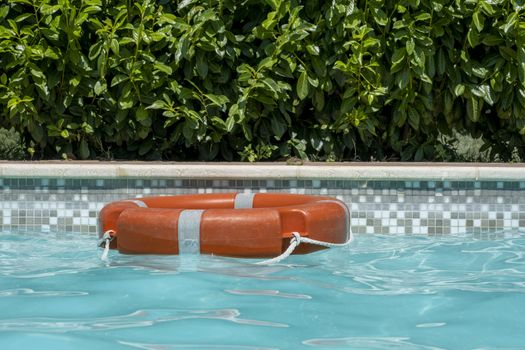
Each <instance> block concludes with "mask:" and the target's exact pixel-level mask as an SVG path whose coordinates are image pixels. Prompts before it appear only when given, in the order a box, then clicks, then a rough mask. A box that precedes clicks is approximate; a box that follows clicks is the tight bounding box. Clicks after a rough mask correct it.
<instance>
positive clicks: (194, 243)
mask: <svg viewBox="0 0 525 350" xmlns="http://www.w3.org/2000/svg"><path fill="white" fill-rule="evenodd" d="M203 212H204V210H201V209H197V210H183V211H182V212H181V213H180V215H179V222H178V227H177V232H178V241H179V254H180V255H184V254H200V252H201V218H202V213H203Z"/></svg>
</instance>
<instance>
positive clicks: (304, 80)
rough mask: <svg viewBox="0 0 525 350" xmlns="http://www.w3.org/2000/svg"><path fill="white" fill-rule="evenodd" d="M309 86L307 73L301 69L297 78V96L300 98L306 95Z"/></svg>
mask: <svg viewBox="0 0 525 350" xmlns="http://www.w3.org/2000/svg"><path fill="white" fill-rule="evenodd" d="M309 87H310V85H309V83H308V74H306V71H303V72H302V73H301V75H300V76H299V79H298V80H297V96H298V97H299V98H300V99H301V100H304V99H305V98H306V97H307V96H308V91H309Z"/></svg>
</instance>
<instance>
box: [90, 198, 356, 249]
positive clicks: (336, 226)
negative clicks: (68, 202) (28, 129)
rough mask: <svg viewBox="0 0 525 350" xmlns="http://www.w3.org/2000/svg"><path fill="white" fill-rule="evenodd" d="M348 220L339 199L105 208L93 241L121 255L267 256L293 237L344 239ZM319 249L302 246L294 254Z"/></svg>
mask: <svg viewBox="0 0 525 350" xmlns="http://www.w3.org/2000/svg"><path fill="white" fill-rule="evenodd" d="M349 221H350V214H349V210H348V208H347V206H346V205H345V204H344V203H343V202H342V201H340V200H337V199H334V198H330V197H322V196H310V195H298V194H283V193H219V194H196V195H178V196H157V197H144V198H136V199H130V200H120V201H116V202H111V203H109V204H107V205H106V206H104V207H103V208H102V210H101V211H100V215H99V224H100V231H99V238H102V237H103V234H104V233H106V235H107V233H108V232H109V235H110V236H111V242H110V244H109V247H110V248H112V249H118V251H119V252H121V253H125V254H187V253H197V254H198V253H200V254H214V255H221V256H231V257H269V256H275V255H279V254H281V253H282V252H284V251H285V250H286V248H287V247H288V245H289V244H290V240H291V238H292V237H293V235H295V234H296V233H298V234H300V235H301V236H302V237H307V238H310V239H312V240H319V241H324V242H329V243H335V244H340V243H345V242H347V241H348V240H349V234H350V222H349ZM319 249H323V247H321V246H317V245H312V244H302V245H300V246H299V247H297V249H296V250H295V251H294V253H299V254H305V253H310V252H313V251H317V250H319Z"/></svg>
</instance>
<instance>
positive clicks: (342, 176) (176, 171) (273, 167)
mask: <svg viewBox="0 0 525 350" xmlns="http://www.w3.org/2000/svg"><path fill="white" fill-rule="evenodd" d="M0 177H3V178H65V179H67V178H88V179H89V178H91V179H102V178H104V179H112V178H114V179H118V178H144V179H147V178H154V179H183V178H184V179H188V178H190V179H206V180H214V179H243V180H250V179H268V180H272V179H293V180H301V179H325V180H394V181H395V180H401V181H402V180H407V181H418V180H421V181H434V180H435V181H523V180H525V164H522V163H519V164H517V163H513V164H499V163H498V164H482V163H472V164H470V163H469V164H467V163H333V164H327V163H305V164H301V165H288V164H286V163H173V162H90V161H85V162H84V161H34V162H11V161H0Z"/></svg>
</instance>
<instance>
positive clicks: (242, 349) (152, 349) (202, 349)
mask: <svg viewBox="0 0 525 350" xmlns="http://www.w3.org/2000/svg"><path fill="white" fill-rule="evenodd" d="M118 343H119V344H122V345H127V346H131V347H133V348H137V349H143V350H170V349H199V350H206V349H213V350H221V349H223V350H230V349H231V350H277V349H278V348H262V347H259V346H243V345H218V344H214V345H209V344H160V343H159V344H151V343H135V342H127V341H122V340H120V341H118Z"/></svg>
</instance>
